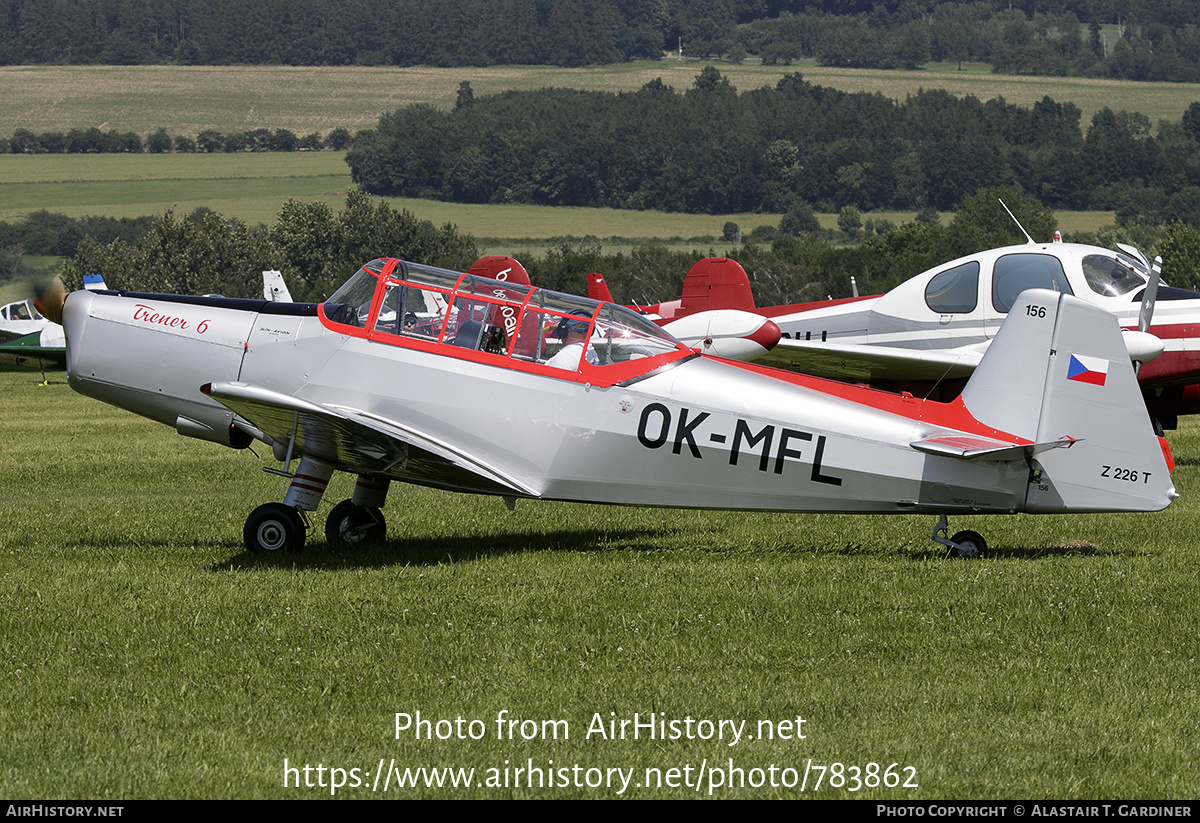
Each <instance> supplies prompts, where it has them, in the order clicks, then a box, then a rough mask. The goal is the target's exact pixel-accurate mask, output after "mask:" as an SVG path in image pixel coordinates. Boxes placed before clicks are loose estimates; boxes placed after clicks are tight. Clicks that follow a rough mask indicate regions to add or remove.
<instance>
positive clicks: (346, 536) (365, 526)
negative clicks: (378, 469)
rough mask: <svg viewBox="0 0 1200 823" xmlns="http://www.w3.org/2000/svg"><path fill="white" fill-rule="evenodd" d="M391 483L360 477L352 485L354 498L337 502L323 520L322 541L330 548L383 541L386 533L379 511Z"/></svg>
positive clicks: (384, 479) (385, 525)
mask: <svg viewBox="0 0 1200 823" xmlns="http://www.w3.org/2000/svg"><path fill="white" fill-rule="evenodd" d="M390 482H391V481H389V480H388V479H387V478H378V477H367V476H365V475H361V474H360V475H359V476H358V480H357V481H355V483H354V496H353V497H352V498H350V499H349V500H343V501H342V502H341V503H338V504H337V505H336V506H334V507H333V510H332V511H331V512H329V518H328V519H327V520H326V521H325V539H326V540H327V541H328V542H329V543H330V544H332V545H338V544H341V545H357V544H359V543H371V542H375V541H377V540H382V539H383V538H384V536H385V535H386V534H387V523H386V522H384V519H383V511H382V509H383V504H384V503H385V502H386V501H387V493H388V486H389V484H390Z"/></svg>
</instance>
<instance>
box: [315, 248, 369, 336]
mask: <svg viewBox="0 0 1200 823" xmlns="http://www.w3.org/2000/svg"><path fill="white" fill-rule="evenodd" d="M373 262H376V263H377V262H379V261H373ZM370 265H371V264H370V263H368V264H367V265H366V266H363V267H362V268H361V269H359V270H358V271H357V272H355V274H354V276H353V277H351V278H350V279H349V280H347V281H346V282H345V283H344V284H343V285H342V287H341V288H340V289H338V290H337V291H335V292H334V293H333V294H332V295H331V296H330V298H329V299H328V300H326V301H325V316H326V317H328V318H329V319H330V320H331V321H333V322H334V323H341V324H342V325H345V326H357V327H358V328H360V329H361V328H365V327H366V325H367V318H368V317H370V315H371V300H372V299H373V298H374V297H375V287H376V286H377V285H378V284H379V280H378V279H377V277H378V274H377V272H374V271H372V270H371V269H370V268H368V266H370Z"/></svg>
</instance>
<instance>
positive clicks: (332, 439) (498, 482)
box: [202, 381, 540, 497]
mask: <svg viewBox="0 0 1200 823" xmlns="http://www.w3.org/2000/svg"><path fill="white" fill-rule="evenodd" d="M202 391H204V393H205V394H207V395H208V396H209V397H211V398H212V399H214V400H216V401H217V402H219V403H221V404H222V405H224V406H225V407H227V408H229V409H230V410H231V411H233V412H234V413H236V414H238V415H239V416H241V417H242V418H244V419H245V420H246V421H248V422H249V423H250V424H251V425H252V426H254V427H256V428H257V429H259V430H260V431H261V432H262V433H263V434H265V435H267V436H268V437H270V438H271V439H272V440H274V441H275V442H276V443H280V444H283V446H284V447H285V448H286V446H287V444H288V443H289V442H292V446H293V449H292V451H293V454H294V455H295V456H300V455H301V454H303V455H306V456H309V457H313V458H316V459H318V460H322V461H325V462H327V463H330V464H332V465H334V466H336V467H337V468H338V469H339V470H341V471H348V472H352V473H356V474H381V475H390V476H394V477H397V478H403V479H404V480H407V481H409V482H415V483H420V484H423V485H429V486H436V487H438V488H444V489H450V490H458V491H472V492H482V493H485V494H489V493H490V494H500V495H505V496H512V495H519V496H521V497H539V496H540V495H539V493H538V491H537V490H536V489H534V488H533V487H531V486H529V485H528V484H526V483H524V482H522V481H521V480H520V479H518V478H516V477H513V476H512V475H511V474H509V473H507V472H505V471H503V470H501V469H499V468H498V467H496V466H492V465H490V464H489V463H487V462H485V461H483V460H480V459H478V458H476V457H475V456H473V455H470V454H468V453H466V452H464V451H463V450H461V449H459V448H457V447H455V446H453V445H452V444H449V443H446V442H444V441H441V440H438V439H436V438H433V437H430V436H428V435H426V434H424V433H422V432H419V431H417V430H416V429H414V428H412V427H411V426H406V425H404V424H402V423H399V422H397V421H394V420H388V419H385V418H383V417H379V416H378V415H373V414H371V413H369V412H365V411H362V410H359V409H352V408H349V407H345V406H332V405H321V404H317V403H311V402H309V401H307V400H302V399H300V398H298V397H293V396H292V395H288V394H283V393H280V392H276V391H272V390H270V389H265V388H262V387H261V386H253V385H250V384H248V383H238V382H231V381H226V382H219V383H210V384H208V385H207V386H205V387H204V388H203V389H202Z"/></svg>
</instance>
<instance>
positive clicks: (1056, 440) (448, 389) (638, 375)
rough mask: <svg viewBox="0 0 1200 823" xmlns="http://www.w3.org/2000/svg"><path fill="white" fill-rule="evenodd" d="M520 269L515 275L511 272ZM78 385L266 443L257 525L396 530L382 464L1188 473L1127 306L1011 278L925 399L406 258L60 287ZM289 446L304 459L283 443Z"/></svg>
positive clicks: (747, 498)
mask: <svg viewBox="0 0 1200 823" xmlns="http://www.w3.org/2000/svg"><path fill="white" fill-rule="evenodd" d="M506 276H508V275H506ZM43 306H44V308H43V313H44V314H45V315H46V316H47V317H50V318H52V319H56V320H59V319H61V322H62V323H63V326H64V329H65V333H66V339H67V353H68V367H69V380H70V384H71V386H72V387H73V388H74V389H76V390H77V391H79V392H81V393H83V394H86V395H89V396H91V397H95V398H97V399H99V400H102V401H104V402H107V403H111V404H113V405H116V406H119V407H121V408H125V409H128V410H130V411H132V412H135V413H137V414H141V415H143V416H146V417H148V418H151V419H153V420H157V421H160V422H162V423H164V424H165V425H168V426H171V427H173V428H175V429H176V431H178V432H179V433H180V434H184V435H187V436H190V437H194V438H200V439H202V440H209V441H213V442H216V443H219V444H221V445H224V446H228V447H232V448H244V447H246V446H248V445H250V444H251V443H252V442H253V441H255V440H257V441H260V442H262V443H265V444H267V445H269V446H270V447H271V449H272V450H273V453H274V455H275V456H276V458H277V459H278V460H279V461H280V462H281V463H282V468H281V469H280V470H277V471H275V473H277V474H282V475H283V476H284V477H286V478H287V479H288V480H289V487H288V490H287V493H286V495H285V496H284V498H283V502H282V503H267V504H265V505H262V506H259V507H258V508H257V509H255V510H254V511H253V512H252V513H251V514H250V516H249V518H248V519H247V520H246V524H245V528H244V530H243V536H244V539H245V543H246V545H247V547H249V548H250V549H252V550H256V551H263V552H273V551H278V550H281V549H292V550H295V549H299V548H300V547H301V546H302V545H303V544H304V542H305V539H306V531H307V516H306V513H307V512H312V511H315V510H316V509H317V508H318V506H319V505H320V503H321V499H322V496H323V494H324V491H325V488H326V484H327V483H328V480H329V478H330V477H331V475H332V474H333V472H334V471H345V472H350V473H352V474H354V475H356V476H357V482H356V484H355V489H354V494H353V496H352V497H351V498H350V499H348V500H344V501H342V502H341V503H338V504H337V505H336V506H334V507H333V508H332V510H331V511H330V512H329V514H328V517H327V519H326V521H325V536H326V539H327V540H328V541H329V542H336V543H354V542H358V541H361V540H364V539H377V538H380V537H382V536H383V535H384V533H385V524H384V518H383V514H382V508H383V506H384V502H385V498H386V496H387V494H388V489H389V487H390V485H391V483H392V481H400V482H405V483H414V484H418V485H424V486H431V487H435V488H440V489H447V490H452V491H459V492H469V493H476V494H489V495H495V496H498V497H501V498H503V499H504V500H505V502H506V503H507V504H508V505H509V506H510V507H511V506H513V505H515V501H516V500H517V499H518V498H526V499H546V500H569V501H580V502H589V503H610V504H618V505H638V506H666V507H688V508H714V509H743V510H779V511H826V512H855V513H913V512H917V513H927V514H931V515H937V516H938V517H939V520H938V523H937V526H936V527H935V528H934V530H933V535H932V536H933V538H934V539H935V540H936V541H937V542H939V543H941V544H944V545H945V546H946V547H947V548H948V549H949V552H950V553H954V554H962V555H977V554H979V553H981V552H982V550H983V548H984V546H985V542H984V540H983V538H982V537H980V536H979V535H978V534H976V533H974V532H960V533H958V534H956V535H954V537H948V536H947V535H948V527H947V517H948V516H950V515H954V514H968V513H969V514H972V515H975V514H984V513H993V514H1011V513H1015V512H1082V511H1156V510H1159V509H1162V508H1164V507H1166V506H1167V505H1169V504H1170V502H1171V501H1172V500H1173V499H1175V498H1176V497H1177V495H1176V493H1175V489H1174V487H1173V485H1172V482H1171V477H1170V466H1171V461H1170V456H1169V455H1170V452H1169V450H1168V449H1167V448H1166V446H1165V441H1162V440H1161V438H1158V437H1156V436H1155V435H1154V432H1153V430H1152V428H1151V424H1150V420H1149V418H1148V416H1147V414H1146V409H1145V406H1144V404H1143V403H1142V402H1141V397H1140V395H1139V392H1138V388H1137V383H1136V380H1135V377H1134V373H1133V369H1132V367H1131V366H1130V363H1129V358H1128V355H1127V353H1126V349H1125V346H1124V344H1123V342H1122V340H1121V333H1120V331H1119V329H1118V327H1117V322H1116V319H1115V318H1114V317H1113V315H1112V314H1111V313H1109V312H1106V311H1104V310H1103V309H1100V308H1097V307H1095V306H1092V305H1089V304H1088V303H1086V302H1084V301H1082V300H1079V299H1076V298H1074V297H1071V296H1068V295H1065V294H1062V293H1059V292H1051V291H1045V290H1031V291H1027V292H1025V293H1023V294H1022V295H1020V296H1019V297H1018V298H1017V299H1016V302H1015V304H1014V307H1013V310H1012V311H1011V312H1010V313H1009V317H1008V319H1007V320H1006V322H1005V323H1004V325H1003V327H1002V328H1001V329H1000V331H999V332H998V333H997V334H996V335H995V338H994V341H993V344H992V345H991V347H990V349H989V351H988V352H987V353H986V355H985V356H984V357H983V358H982V361H981V363H980V365H979V367H978V368H977V369H976V370H975V373H974V375H973V376H972V377H971V379H970V380H969V381H968V383H967V386H966V388H965V389H964V391H963V392H962V395H961V396H960V397H958V398H956V399H955V400H954V401H952V402H949V403H942V402H937V401H933V400H920V399H917V398H915V397H912V396H907V395H901V394H891V393H886V392H881V391H878V390H875V389H870V388H866V387H860V386H851V385H846V384H842V383H835V382H832V381H828V380H823V379H818V378H812V377H808V376H804V375H799V374H795V373H791V372H785V371H779V370H775V369H769V368H764V367H761V366H756V365H752V364H744V363H738V362H734V361H730V360H725V359H719V358H710V357H705V356H703V355H701V354H699V353H697V352H696V351H695V350H693V349H691V348H689V347H687V346H685V345H683V344H681V343H680V342H679V341H677V340H676V339H674V338H673V337H671V336H670V335H669V334H667V333H665V332H664V331H663V330H662V329H660V328H659V327H658V326H656V325H655V324H653V323H651V322H650V321H648V320H646V319H645V318H644V317H641V316H639V315H638V314H636V313H634V312H632V311H629V310H628V309H625V308H623V307H621V306H617V305H613V304H611V303H605V302H600V301H595V300H591V299H588V298H583V297H578V296H574V295H568V294H559V293H555V292H551V291H548V290H545V289H538V288H534V287H532V286H529V285H524V284H521V283H517V282H514V280H512V279H509V280H496V279H491V278H488V277H483V276H479V275H473V274H464V273H459V272H454V271H447V270H443V269H437V268H433V267H430V266H424V265H420V264H417V263H412V262H405V261H401V260H396V259H381V260H375V261H373V262H371V263H368V264H366V265H365V266H363V267H362V268H361V269H360V270H359V271H358V272H357V273H355V274H354V275H353V276H352V277H351V278H350V279H349V280H348V281H347V282H346V283H345V285H344V286H342V288H341V289H339V290H338V291H337V292H336V293H335V294H334V295H333V296H332V297H330V298H329V300H327V301H325V302H324V303H321V304H294V303H275V302H269V301H267V300H237V299H229V298H220V297H182V296H172V295H154V294H137V293H129V292H112V291H103V292H88V291H78V292H73V293H71V294H70V295H67V296H66V297H65V302H63V296H62V294H61V291H60V292H58V293H57V294H49V295H46V296H44V298H43ZM297 460H298V461H299V462H298V464H297V465H295V468H293V463H294V461H297Z"/></svg>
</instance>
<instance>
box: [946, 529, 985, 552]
mask: <svg viewBox="0 0 1200 823" xmlns="http://www.w3.org/2000/svg"><path fill="white" fill-rule="evenodd" d="M950 542H951V543H954V544H955V547H954V548H953V549H951V550H950V556H951V557H966V558H979V557H983V556H984V555H985V554H986V553H987V541H985V540H984V539H983V535H981V534H979V532H972V531H963V532H958V533H957V534H956V535H954V537H951V538H950Z"/></svg>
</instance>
